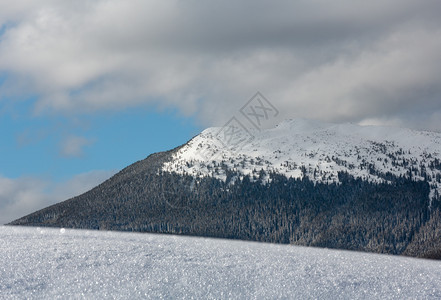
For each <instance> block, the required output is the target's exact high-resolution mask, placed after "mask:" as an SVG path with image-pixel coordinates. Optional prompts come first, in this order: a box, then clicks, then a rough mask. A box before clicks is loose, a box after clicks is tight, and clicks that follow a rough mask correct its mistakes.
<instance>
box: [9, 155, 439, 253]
mask: <svg viewBox="0 0 441 300" xmlns="http://www.w3.org/2000/svg"><path fill="white" fill-rule="evenodd" d="M174 151H176V149H175V150H171V151H167V152H161V153H156V154H153V155H151V156H149V157H148V158H147V159H145V160H142V161H139V162H137V163H135V164H133V165H131V166H129V167H127V168H125V169H124V170H122V171H121V172H119V173H118V174H116V175H114V176H113V177H112V178H110V179H109V180H107V181H106V182H104V183H102V184H101V185H99V186H97V187H96V188H94V189H92V190H91V191H89V192H87V193H85V194H83V195H80V196H78V197H75V198H72V199H69V200H67V201H64V202H61V203H59V204H56V205H53V206H50V207H47V208H45V209H42V210H40V211H37V212H35V213H33V214H30V215H28V216H25V217H23V218H20V219H18V220H16V221H14V222H11V223H10V225H28V226H50V227H66V228H82V229H99V230H121V231H136V232H154V233H170V234H185V235H194V236H204V237H218V238H229V239H241V240H251V241H260V242H271V243H285V244H293V245H303V246H317V247H327V248H336V249H348V250H357V251H368V252H376V253H388V254H399V255H409V256H415V257H424V258H434V259H441V201H440V197H439V196H436V198H435V199H430V198H429V193H430V187H429V184H428V183H427V182H425V181H418V182H417V181H413V180H412V179H411V178H404V177H394V176H393V175H389V178H388V180H389V183H372V182H367V181H363V180H361V179H355V178H353V177H352V176H351V175H349V174H348V173H344V172H341V173H339V182H338V183H314V182H313V181H311V180H309V179H308V177H304V178H303V179H293V178H286V177H285V176H282V175H278V174H275V173H271V174H266V173H264V172H263V171H262V172H260V174H259V176H258V177H254V178H250V177H249V176H245V177H242V178H240V177H239V176H237V174H235V173H234V172H231V171H228V170H227V180H226V181H225V182H224V181H220V180H218V179H215V178H212V177H203V178H199V179H195V178H194V177H192V176H188V175H179V174H175V173H168V172H161V171H160V166H161V165H162V164H163V163H164V162H165V161H167V160H169V159H170V158H171V154H172V153H173V152H174ZM268 176H269V178H270V181H269V183H262V178H264V177H265V178H268ZM232 178H235V180H234V184H232V183H231V182H233V181H232V180H230V179H232ZM265 182H266V181H265Z"/></svg>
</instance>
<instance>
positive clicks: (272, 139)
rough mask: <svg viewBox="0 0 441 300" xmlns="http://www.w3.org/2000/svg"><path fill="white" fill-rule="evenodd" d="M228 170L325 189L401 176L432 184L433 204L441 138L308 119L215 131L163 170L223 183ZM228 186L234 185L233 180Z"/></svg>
mask: <svg viewBox="0 0 441 300" xmlns="http://www.w3.org/2000/svg"><path fill="white" fill-rule="evenodd" d="M226 132H235V133H234V134H233V136H231V135H230V136H227V135H226V134H225V133H226ZM238 141H239V142H238ZM227 169H228V170H231V171H233V172H236V173H238V174H240V175H239V176H240V177H241V178H243V176H244V175H250V177H251V180H253V178H254V179H255V178H257V177H259V175H260V173H261V170H263V171H264V172H265V173H266V178H265V179H264V181H265V180H269V177H268V175H267V174H268V173H270V172H275V173H278V174H281V175H284V176H286V177H293V178H303V177H305V176H306V177H308V178H309V179H310V180H312V181H314V182H324V183H332V182H339V179H338V173H339V172H347V173H349V174H350V175H352V176H354V177H355V178H361V179H363V180H367V181H369V182H376V183H383V182H386V183H387V182H389V180H388V179H389V177H390V175H393V176H396V177H400V176H402V177H406V178H411V179H412V180H415V181H426V182H428V183H429V184H430V187H431V195H430V196H431V198H433V197H434V196H435V195H436V194H437V193H438V194H440V193H441V134H440V133H435V132H427V131H415V130H410V129H404V128H395V127H384V126H359V125H354V124H329V123H322V122H318V121H312V120H304V119H295V120H286V121H284V122H282V123H281V124H279V125H278V126H277V127H276V128H273V129H267V130H263V131H259V130H257V129H244V128H228V129H225V128H220V127H213V128H208V129H206V130H204V131H203V132H202V133H201V134H199V135H198V136H196V137H195V138H193V139H192V140H191V141H190V142H188V143H187V144H186V145H185V146H183V147H182V148H181V149H180V150H179V151H177V152H176V153H175V154H174V156H173V159H172V160H171V161H169V162H167V163H165V164H164V167H163V170H164V171H168V172H176V173H179V174H189V175H192V176H196V177H202V176H212V177H215V178H218V179H221V180H223V181H225V180H227V174H226V170H227ZM229 180H231V182H234V180H235V177H233V178H229Z"/></svg>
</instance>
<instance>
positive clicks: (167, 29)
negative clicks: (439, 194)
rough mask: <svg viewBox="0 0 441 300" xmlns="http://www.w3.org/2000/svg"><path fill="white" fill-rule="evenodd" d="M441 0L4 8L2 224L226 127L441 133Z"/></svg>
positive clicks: (48, 1)
mask: <svg viewBox="0 0 441 300" xmlns="http://www.w3.org/2000/svg"><path fill="white" fill-rule="evenodd" d="M440 10H441V3H440V1H439V0H427V1H424V3H422V2H421V1H418V0H389V1H387V2H385V1H382V0H371V1H365V2H355V1H352V0H337V1H335V2H333V5H332V6H330V5H329V1H326V0H317V1H284V0H274V1H271V2H269V1H264V0H242V1H233V0H223V1H210V2H207V1H198V0H196V1H190V2H183V1H179V0H170V1H163V0H145V1H124V0H93V1H92V0H77V1H68V0H39V1H29V0H15V1H12V2H11V1H9V2H8V3H6V2H5V1H3V3H0V224H1V223H5V222H8V221H11V220H12V219H15V218H18V217H20V216H22V215H24V214H27V213H31V212H33V211H35V210H37V209H39V208H42V207H45V206H47V205H50V204H53V203H55V202H59V201H61V200H64V199H67V198H68V197H72V196H75V195H77V194H79V193H82V192H84V191H86V190H88V189H90V188H92V187H93V186H95V185H96V184H98V183H99V182H101V181H103V180H105V179H106V178H108V177H109V176H111V175H112V174H113V173H114V172H115V171H118V170H120V169H121V168H123V167H125V166H127V165H129V164H130V163H133V162H135V161H137V160H140V159H142V158H145V157H146V156H147V155H149V154H151V153H153V152H156V151H162V150H168V149H170V148H173V147H176V146H178V145H180V144H182V143H185V142H186V141H187V140H188V139H190V138H191V137H193V136H194V135H196V134H197V133H198V132H200V131H201V130H202V129H204V128H205V127H208V126H222V125H223V124H224V123H225V122H226V121H227V120H228V119H229V118H230V117H232V116H234V115H235V114H237V113H238V111H239V110H240V108H241V107H242V106H243V105H244V104H245V103H246V102H247V101H248V99H250V97H252V96H253V95H254V94H255V93H256V92H257V91H260V92H262V93H263V94H264V95H265V97H266V98H267V99H269V100H270V102H271V103H272V104H273V105H274V107H276V108H277V109H278V111H279V112H280V115H279V116H278V118H279V119H284V118H298V117H299V118H310V119H318V120H322V121H327V122H353V123H358V124H366V125H368V124H369V125H376V124H379V125H392V126H402V127H409V128H414V129H424V130H433V131H441V121H440V120H441V101H440V99H441V73H440V70H441V19H440V18H439V11H440Z"/></svg>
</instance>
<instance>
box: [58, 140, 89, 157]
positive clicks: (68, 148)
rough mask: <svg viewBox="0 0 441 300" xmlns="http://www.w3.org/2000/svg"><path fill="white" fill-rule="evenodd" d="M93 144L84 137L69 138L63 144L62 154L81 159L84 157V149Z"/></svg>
mask: <svg viewBox="0 0 441 300" xmlns="http://www.w3.org/2000/svg"><path fill="white" fill-rule="evenodd" d="M91 143H92V141H91V140H88V139H86V138H85V137H82V136H69V137H67V138H65V139H64V140H63V141H62V143H61V149H60V154H61V155H62V156H65V157H79V156H81V155H83V148H84V147H85V146H87V145H90V144H91Z"/></svg>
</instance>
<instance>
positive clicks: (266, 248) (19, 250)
mask: <svg viewBox="0 0 441 300" xmlns="http://www.w3.org/2000/svg"><path fill="white" fill-rule="evenodd" d="M0 298H1V299H25V298H28V299H57V298H63V299H64V298H88V299H100V298H126V299H136V298H143V299H145V298H155V299H157V298H198V299H225V298H233V299H234V298H241V299H274V298H291V299H311V298H314V299H320V298H322V299H323V298H324V299H329V298H331V299H337V298H339V299H365V298H368V299H409V298H412V299H428V298H429V299H430V298H433V299H435V298H438V299H439V298H441V261H430V260H421V259H415V258H407V257H399V256H387V255H378V254H368V253H358V252H347V251H336V250H328V249H316V248H306V247H298V246H289V245H274V244H263V243H255V242H243V241H231V240H221V239H207V238H195V237H183V236H171V235H157V234H139V233H121V232H103V231H83V230H72V229H47V228H35V227H34V228H32V227H10V226H2V227H0Z"/></svg>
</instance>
